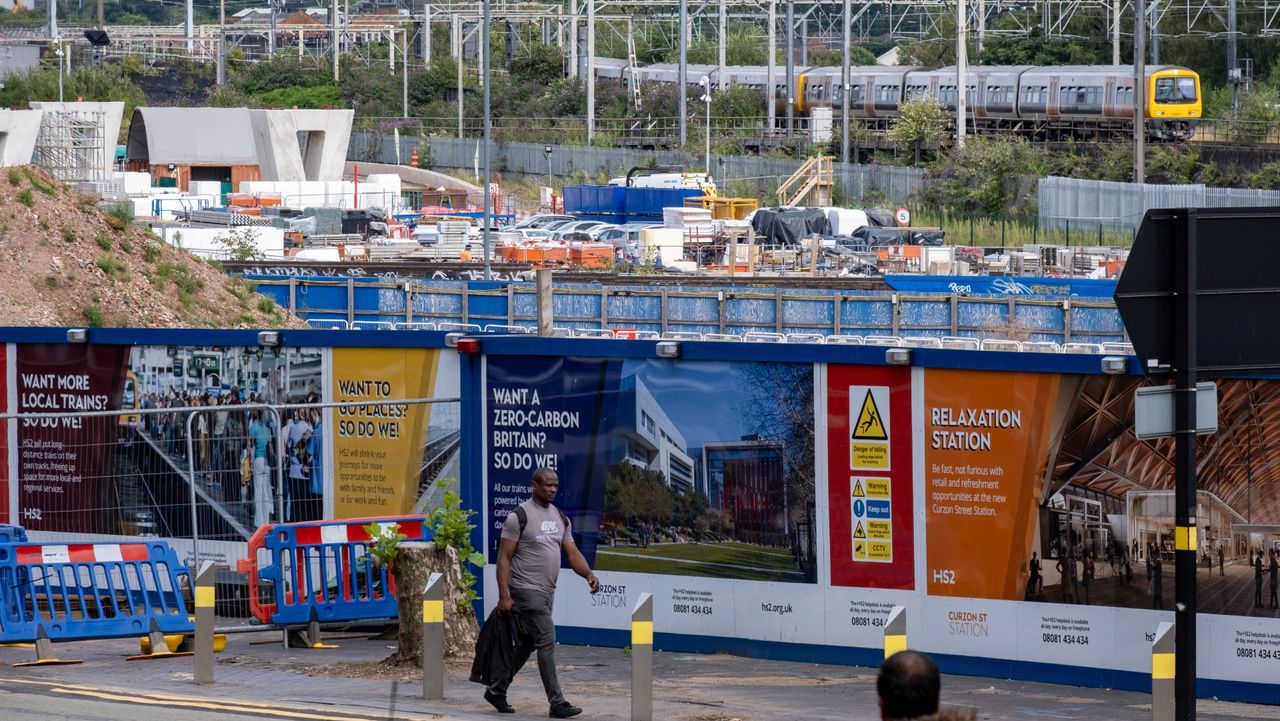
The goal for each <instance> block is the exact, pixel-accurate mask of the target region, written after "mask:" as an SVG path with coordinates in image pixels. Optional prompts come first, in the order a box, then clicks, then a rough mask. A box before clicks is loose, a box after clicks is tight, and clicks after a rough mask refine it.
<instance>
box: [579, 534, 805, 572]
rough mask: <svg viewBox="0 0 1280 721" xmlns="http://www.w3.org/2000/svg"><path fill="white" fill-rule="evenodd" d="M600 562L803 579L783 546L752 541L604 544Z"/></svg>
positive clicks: (608, 566) (607, 566) (615, 567)
mask: <svg viewBox="0 0 1280 721" xmlns="http://www.w3.org/2000/svg"><path fill="white" fill-rule="evenodd" d="M596 565H597V567H599V568H602V569H604V570H608V571H630V572H633V573H664V574H669V573H679V574H680V575H682V576H702V577H710V578H738V579H744V580H751V581H802V580H804V576H803V574H802V573H801V571H800V570H799V568H797V566H796V562H795V559H794V558H793V557H792V556H791V554H790V553H789V552H787V551H786V550H784V549H780V548H769V547H767V546H754V545H751V544H749V543H737V542H732V541H729V542H725V543H664V544H659V545H653V546H649V547H648V548H630V547H625V546H616V547H615V546H600V547H598V548H597V549H596Z"/></svg>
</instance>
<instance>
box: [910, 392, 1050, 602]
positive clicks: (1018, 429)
mask: <svg viewBox="0 0 1280 721" xmlns="http://www.w3.org/2000/svg"><path fill="white" fill-rule="evenodd" d="M1059 383H1060V379H1059V376H1057V375H1053V374H1041V373H1004V372H1001V373H994V372H988V371H969V370H945V369H929V370H928V371H926V373H925V395H924V405H925V408H924V460H925V468H924V470H925V518H926V525H925V527H926V528H927V529H928V530H927V531H926V534H927V538H926V544H925V547H926V551H927V556H926V559H927V570H926V574H925V575H926V580H927V584H928V586H927V588H928V592H929V594H931V595H935V596H961V597H969V598H989V599H1002V600H1009V601H1015V600H1022V598H1023V595H1024V594H1023V587H1024V585H1025V583H1026V577H1027V572H1028V571H1027V561H1028V559H1029V558H1030V557H1031V552H1032V550H1033V549H1032V547H1031V546H1032V542H1033V533H1034V531H1035V529H1036V526H1037V523H1038V516H1037V512H1036V509H1037V507H1038V506H1039V503H1040V500H1041V495H1042V490H1041V488H1042V479H1043V477H1044V473H1045V467H1044V465H1045V461H1046V458H1047V443H1048V441H1049V433H1050V427H1051V425H1052V423H1053V418H1054V415H1055V414H1054V409H1055V406H1056V404H1057V400H1058V388H1059Z"/></svg>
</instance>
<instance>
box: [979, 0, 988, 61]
mask: <svg viewBox="0 0 1280 721" xmlns="http://www.w3.org/2000/svg"><path fill="white" fill-rule="evenodd" d="M986 42H987V0H978V55H979V56H981V55H982V48H983V47H985V45H986ZM978 62H982V58H981V57H979V58H978Z"/></svg>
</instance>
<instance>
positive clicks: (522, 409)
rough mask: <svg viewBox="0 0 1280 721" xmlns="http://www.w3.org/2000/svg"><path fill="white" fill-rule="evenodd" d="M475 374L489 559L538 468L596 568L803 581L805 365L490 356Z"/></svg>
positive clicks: (807, 456)
mask: <svg viewBox="0 0 1280 721" xmlns="http://www.w3.org/2000/svg"><path fill="white" fill-rule="evenodd" d="M487 378H488V385H487V394H486V401H487V403H488V426H489V428H490V431H489V433H490V437H489V438H488V439H487V441H488V443H487V445H488V451H489V458H488V459H487V467H488V471H487V472H488V474H489V481H488V485H489V497H490V507H491V519H490V524H491V527H490V531H489V535H490V546H491V550H492V546H493V545H494V542H495V541H494V539H495V538H496V536H497V533H496V532H497V529H498V527H499V526H500V524H501V522H502V519H503V518H505V517H506V515H507V513H508V512H509V510H510V508H511V507H513V506H514V505H516V504H518V503H520V502H522V501H524V500H525V499H527V498H528V482H529V477H530V475H531V473H532V468H534V467H536V466H537V465H538V464H540V463H547V464H552V465H554V467H555V469H556V470H557V473H558V475H559V478H560V491H559V495H558V496H557V502H556V503H557V505H558V506H559V507H560V508H561V509H562V510H563V511H564V512H565V513H566V514H567V515H568V516H569V518H570V520H571V521H572V522H573V523H574V529H575V535H579V536H580V540H579V543H580V544H581V545H582V547H583V551H584V553H585V554H586V555H587V557H588V559H589V560H591V561H593V563H594V567H595V568H596V569H597V570H605V571H626V572H633V573H653V574H666V575H680V576H706V577H715V578H724V579H746V580H758V581H782V582H801V583H803V582H809V583H812V582H815V581H816V576H817V567H816V560H815V553H816V549H815V536H814V527H815V526H814V523H815V519H814V512H815V499H814V494H815V490H814V445H813V438H814V428H813V423H814V416H813V367H812V365H811V364H779V363H769V364H766V363H726V362H707V363H680V364H678V365H677V364H675V363H673V362H671V361H663V360H645V361H642V360H626V361H611V360H599V359H573V358H563V359H562V358H528V357H491V358H489V359H488V366H487ZM530 419H532V420H530ZM530 449H531V450H530ZM522 458H524V459H528V460H521V459H522Z"/></svg>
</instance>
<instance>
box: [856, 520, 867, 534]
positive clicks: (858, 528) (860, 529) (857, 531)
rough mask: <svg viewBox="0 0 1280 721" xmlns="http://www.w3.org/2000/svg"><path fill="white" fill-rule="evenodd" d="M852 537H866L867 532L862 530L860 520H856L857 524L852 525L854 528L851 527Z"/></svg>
mask: <svg viewBox="0 0 1280 721" xmlns="http://www.w3.org/2000/svg"><path fill="white" fill-rule="evenodd" d="M853 537H854V538H866V537H867V532H866V531H864V530H862V521H858V525H857V526H855V527H854V529H853Z"/></svg>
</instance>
